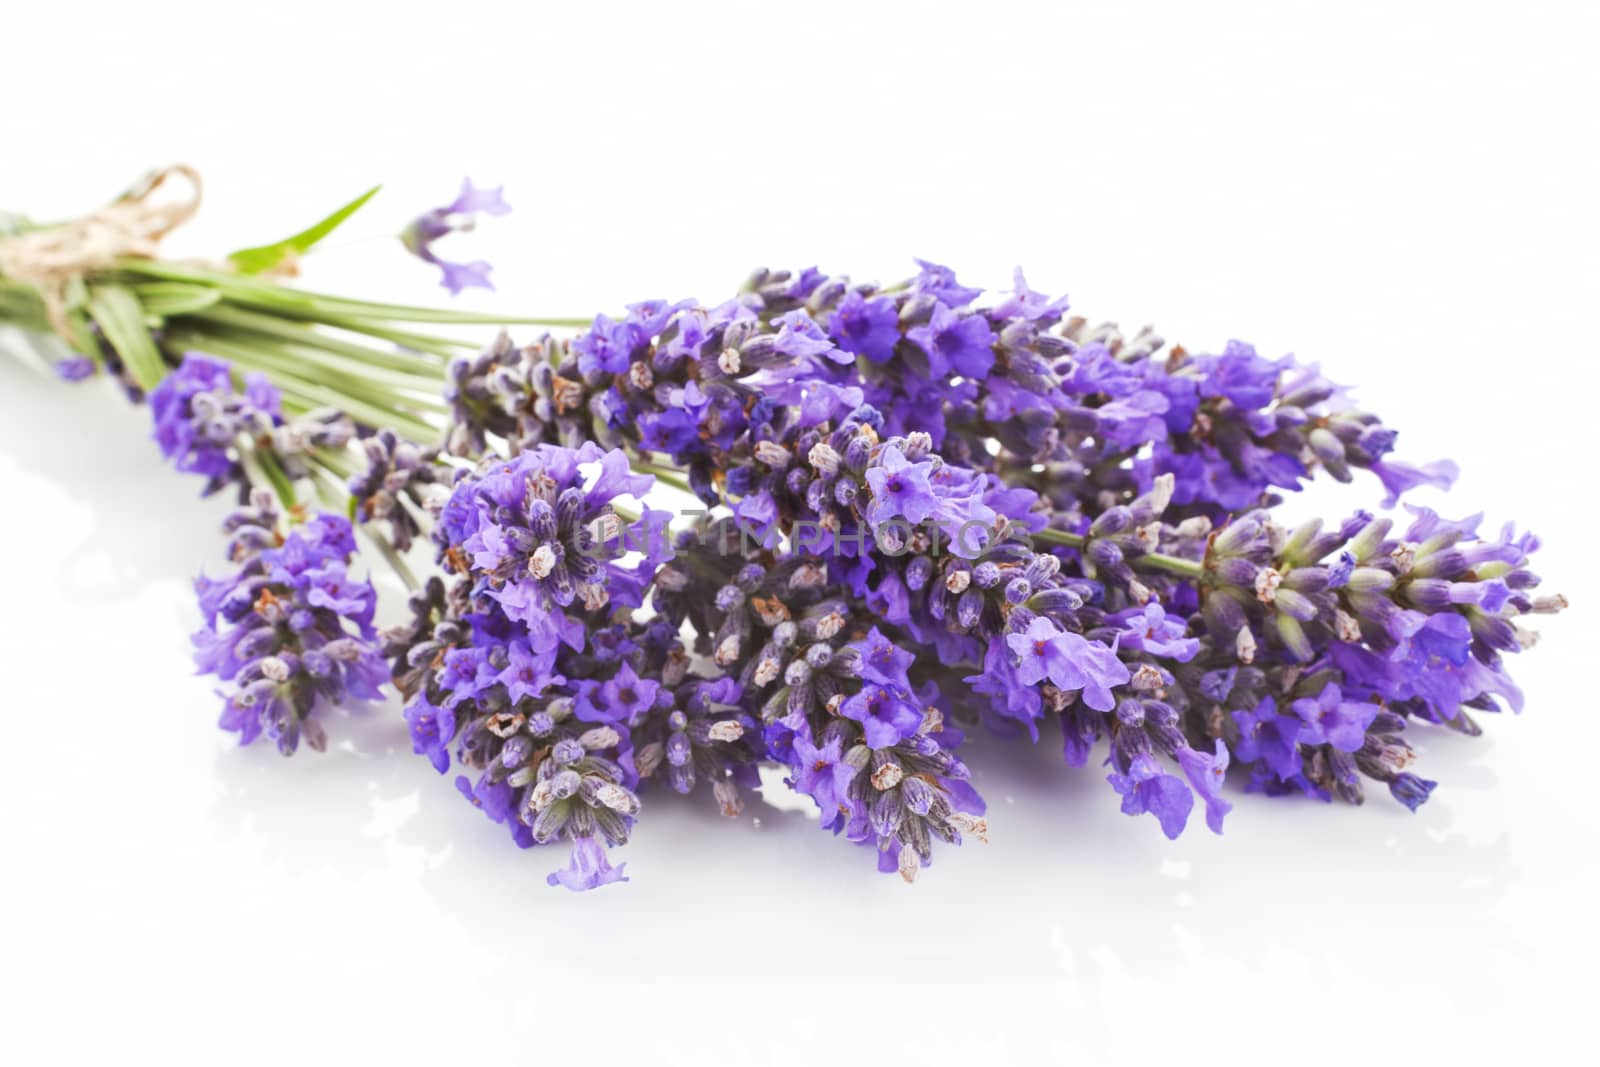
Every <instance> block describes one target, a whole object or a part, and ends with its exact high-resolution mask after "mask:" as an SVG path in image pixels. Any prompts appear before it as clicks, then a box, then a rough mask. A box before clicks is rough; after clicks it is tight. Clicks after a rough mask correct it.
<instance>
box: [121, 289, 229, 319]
mask: <svg viewBox="0 0 1600 1067" xmlns="http://www.w3.org/2000/svg"><path fill="white" fill-rule="evenodd" d="M134 295H135V296H137V297H138V298H139V303H140V304H142V305H143V306H144V313H145V314H146V315H148V316H150V317H151V318H154V319H170V318H172V317H173V316H175V315H193V314H195V313H197V312H200V311H204V310H205V309H206V308H209V307H212V306H214V305H215V304H216V303H217V302H218V301H220V300H221V299H222V294H221V293H220V292H218V291H217V290H215V289H210V288H207V287H206V286H203V285H185V284H183V283H182V282H151V283H149V284H148V285H140V286H137V287H136V288H135V289H134Z"/></svg>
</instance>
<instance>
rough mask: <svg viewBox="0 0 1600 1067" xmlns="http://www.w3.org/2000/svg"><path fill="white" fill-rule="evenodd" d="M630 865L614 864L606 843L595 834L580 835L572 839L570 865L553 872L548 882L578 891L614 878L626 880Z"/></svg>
mask: <svg viewBox="0 0 1600 1067" xmlns="http://www.w3.org/2000/svg"><path fill="white" fill-rule="evenodd" d="M627 866H628V865H627V864H626V863H619V864H617V866H615V867H613V866H611V859H610V857H609V856H607V855H606V850H605V846H604V845H602V844H601V843H600V842H599V841H597V840H595V839H594V838H593V837H579V838H576V839H574V840H573V842H572V855H571V857H570V858H569V859H568V861H567V865H566V867H564V868H562V869H561V870H559V871H552V872H550V874H548V875H547V876H546V877H545V882H546V883H548V884H549V885H552V886H556V885H559V886H565V887H566V888H568V889H570V890H572V891H573V892H575V893H576V892H582V891H583V890H585V889H598V888H599V887H601V886H603V885H610V884H611V883H612V882H626V881H627V880H628V876H627V875H625V874H623V873H622V872H623V871H624V870H625V869H626V868H627Z"/></svg>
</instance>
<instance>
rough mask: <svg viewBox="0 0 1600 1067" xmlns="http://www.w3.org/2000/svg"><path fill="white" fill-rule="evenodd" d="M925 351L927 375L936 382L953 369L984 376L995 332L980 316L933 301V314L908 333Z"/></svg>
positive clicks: (990, 362) (968, 375)
mask: <svg viewBox="0 0 1600 1067" xmlns="http://www.w3.org/2000/svg"><path fill="white" fill-rule="evenodd" d="M906 336H908V337H910V338H911V340H913V341H915V342H916V343H917V344H918V346H920V347H921V348H922V350H923V351H924V352H926V353H927V354H928V376H929V377H930V378H932V379H933V380H935V381H938V380H939V379H941V378H944V377H946V376H948V375H949V374H950V373H951V372H952V371H953V372H954V373H956V374H959V375H961V376H962V377H966V378H983V377H985V376H987V375H988V373H989V368H990V367H993V366H994V343H995V340H996V337H995V333H994V331H993V330H991V329H990V328H989V322H988V320H987V319H985V318H984V317H983V316H982V315H962V314H959V313H958V312H955V311H952V310H950V308H948V307H946V306H945V305H944V304H935V305H934V308H933V317H932V318H931V319H929V320H928V323H927V324H926V325H924V326H916V327H913V328H912V329H911V330H910V331H909V332H908V333H907V335H906Z"/></svg>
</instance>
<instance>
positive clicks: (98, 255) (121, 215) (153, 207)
mask: <svg viewBox="0 0 1600 1067" xmlns="http://www.w3.org/2000/svg"><path fill="white" fill-rule="evenodd" d="M172 177H179V178H183V179H185V180H186V181H187V182H188V184H189V189H190V191H189V195H188V196H187V197H186V198H184V199H182V200H176V201H165V202H161V203H157V202H155V201H154V200H153V199H152V197H153V196H154V194H155V192H156V190H158V189H160V188H161V187H162V186H163V185H165V184H166V182H167V179H169V178H172ZM199 209H200V175H199V174H198V173H196V172H195V169H194V168H193V167H189V166H185V165H183V164H181V163H180V164H177V165H175V166H171V167H165V168H163V169H161V170H158V171H153V172H151V173H150V174H148V175H146V176H145V177H144V178H143V179H141V180H140V181H139V182H138V183H137V184H135V185H134V186H133V187H132V188H131V189H129V190H128V191H127V192H125V193H123V194H122V195H121V196H119V197H117V199H115V200H113V201H112V202H111V203H109V204H107V205H106V206H105V207H103V208H101V209H100V210H98V211H94V212H91V213H90V214H88V215H85V216H83V217H82V218H78V219H73V220H72V221H71V222H67V223H63V224H62V225H60V226H52V227H50V228H48V229H43V230H33V231H31V232H28V233H23V234H18V235H16V236H15V237H8V238H5V239H4V240H0V274H3V275H5V276H6V277H7V278H10V279H11V280H12V281H16V282H22V283H23V284H25V285H31V286H33V288H34V289H36V290H37V291H38V293H39V296H40V298H41V299H42V300H43V301H44V309H45V314H46V316H48V317H49V320H50V325H51V326H52V327H54V328H55V331H56V332H57V333H59V334H60V335H61V336H62V337H64V338H66V339H67V340H68V341H71V340H72V331H71V327H70V326H69V325H68V323H67V315H66V310H67V298H68V293H69V291H70V290H71V288H72V284H73V282H75V281H77V280H78V279H81V278H82V277H84V276H85V275H86V274H89V273H91V272H93V271H97V270H106V269H109V268H111V267H113V266H115V265H116V262H117V260H119V259H124V258H134V259H154V258H155V256H156V251H157V246H158V245H160V243H161V239H162V238H163V237H165V236H166V235H167V234H169V233H171V232H172V231H173V230H175V229H177V228H178V227H179V226H182V225H183V224H184V223H185V222H188V221H189V220H190V219H191V218H193V217H194V213H195V212H196V211H198V210H199Z"/></svg>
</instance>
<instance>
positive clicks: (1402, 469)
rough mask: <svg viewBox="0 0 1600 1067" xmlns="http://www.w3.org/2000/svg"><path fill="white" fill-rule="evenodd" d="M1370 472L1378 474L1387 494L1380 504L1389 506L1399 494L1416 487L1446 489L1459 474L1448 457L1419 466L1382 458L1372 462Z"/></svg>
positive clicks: (1458, 469)
mask: <svg viewBox="0 0 1600 1067" xmlns="http://www.w3.org/2000/svg"><path fill="white" fill-rule="evenodd" d="M1372 473H1373V474H1376V475H1377V476H1378V481H1380V482H1382V483H1383V488H1384V490H1385V492H1387V494H1388V495H1387V496H1385V497H1384V498H1383V502H1382V506H1383V507H1386V508H1389V507H1393V506H1394V505H1395V504H1396V503H1398V502H1399V500H1400V498H1401V496H1403V495H1405V494H1406V493H1408V492H1410V491H1411V490H1413V489H1415V488H1417V487H1418V486H1423V485H1428V486H1432V487H1434V488H1435V489H1448V488H1450V487H1451V486H1452V485H1454V484H1455V481H1456V478H1457V477H1458V476H1459V474H1460V468H1458V467H1457V466H1456V465H1455V464H1454V463H1453V462H1451V461H1450V460H1448V459H1441V460H1437V461H1435V462H1433V463H1427V464H1424V465H1423V466H1421V467H1417V466H1414V465H1412V464H1410V463H1401V462H1400V461H1398V460H1384V461H1381V462H1378V463H1374V464H1372Z"/></svg>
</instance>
